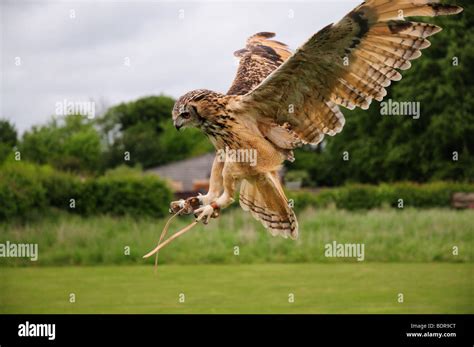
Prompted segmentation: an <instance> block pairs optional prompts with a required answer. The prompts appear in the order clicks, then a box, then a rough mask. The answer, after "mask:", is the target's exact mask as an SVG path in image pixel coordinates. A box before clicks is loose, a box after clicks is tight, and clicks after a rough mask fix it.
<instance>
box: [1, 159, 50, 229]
mask: <svg viewBox="0 0 474 347" xmlns="http://www.w3.org/2000/svg"><path fill="white" fill-rule="evenodd" d="M40 176H41V169H40V168H39V167H38V166H36V165H33V164H28V163H23V162H10V161H7V162H6V163H5V164H4V165H3V166H2V167H1V170H0V220H6V219H11V218H14V217H17V216H26V215H28V214H31V213H37V212H40V211H42V210H43V209H44V208H45V207H46V206H47V205H48V204H47V201H48V200H47V197H46V190H45V188H44V187H43V185H42V184H41V181H40V180H39V179H38V178H39V177H40Z"/></svg>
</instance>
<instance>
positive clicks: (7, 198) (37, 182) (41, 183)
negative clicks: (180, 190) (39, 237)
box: [0, 161, 173, 220]
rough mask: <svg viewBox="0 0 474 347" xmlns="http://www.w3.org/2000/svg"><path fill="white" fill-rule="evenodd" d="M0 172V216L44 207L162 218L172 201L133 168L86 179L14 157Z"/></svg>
mask: <svg viewBox="0 0 474 347" xmlns="http://www.w3.org/2000/svg"><path fill="white" fill-rule="evenodd" d="M0 170H1V171H0V220H7V219H12V218H25V217H27V216H28V215H29V214H30V213H31V212H38V211H42V210H44V209H45V208H48V207H54V208H58V209H61V210H65V211H68V212H72V213H78V214H81V215H92V214H99V213H102V214H110V215H131V216H137V217H139V216H140V217H141V216H151V217H163V216H165V215H166V214H167V211H168V206H169V202H170V201H171V200H173V196H172V193H171V191H170V190H169V188H168V186H167V185H166V183H165V182H163V181H162V180H160V179H159V178H157V177H156V176H152V175H143V174H140V173H137V172H133V173H130V172H122V173H118V172H117V173H115V174H113V175H107V176H103V177H99V178H87V179H86V178H80V177H78V176H75V175H72V174H69V173H64V172H59V171H56V170H54V169H52V168H51V167H49V166H40V165H35V164H31V163H24V162H15V161H9V162H7V163H5V164H4V165H3V166H1V167H0Z"/></svg>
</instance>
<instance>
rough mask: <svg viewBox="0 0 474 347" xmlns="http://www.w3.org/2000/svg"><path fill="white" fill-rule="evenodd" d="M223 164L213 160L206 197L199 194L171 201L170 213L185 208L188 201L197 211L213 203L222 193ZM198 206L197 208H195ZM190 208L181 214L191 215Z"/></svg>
mask: <svg viewBox="0 0 474 347" xmlns="http://www.w3.org/2000/svg"><path fill="white" fill-rule="evenodd" d="M223 167H224V163H223V162H221V161H218V160H217V157H216V158H214V162H213V164H212V170H211V178H210V180H209V190H208V192H207V194H206V195H202V194H199V195H198V196H194V197H190V198H188V199H186V200H179V201H172V202H171V204H170V212H172V213H176V212H178V211H180V210H181V209H182V208H183V207H185V206H186V201H190V202H191V205H192V207H193V208H194V210H195V209H197V208H198V207H200V206H203V205H208V204H210V203H211V202H212V201H214V200H215V199H216V198H217V197H218V196H219V194H220V193H221V191H222V181H223V180H222V169H223ZM196 205H198V206H196ZM194 210H193V209H192V208H190V209H185V211H183V212H182V214H191V213H193V212H194Z"/></svg>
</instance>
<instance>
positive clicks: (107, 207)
mask: <svg viewBox="0 0 474 347" xmlns="http://www.w3.org/2000/svg"><path fill="white" fill-rule="evenodd" d="M91 183H92V184H93V185H94V188H95V189H94V190H95V192H96V197H97V198H96V204H97V212H100V213H109V214H112V215H126V214H130V215H133V216H153V217H163V216H165V215H166V214H167V213H168V208H169V203H170V201H171V200H172V198H173V197H172V194H171V192H170V191H169V189H168V188H167V187H166V184H165V183H163V182H162V181H161V180H159V179H157V178H156V177H152V176H149V175H148V176H145V175H143V176H124V177H120V176H118V177H117V176H111V177H101V178H99V179H97V180H96V181H95V182H89V184H91Z"/></svg>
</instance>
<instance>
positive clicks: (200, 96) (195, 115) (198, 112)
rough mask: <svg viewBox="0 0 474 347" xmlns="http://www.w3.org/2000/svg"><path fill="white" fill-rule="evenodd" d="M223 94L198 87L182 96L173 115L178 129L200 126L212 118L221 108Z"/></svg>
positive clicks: (175, 105) (174, 108)
mask: <svg viewBox="0 0 474 347" xmlns="http://www.w3.org/2000/svg"><path fill="white" fill-rule="evenodd" d="M221 97H223V95H221V94H219V93H216V92H213V91H210V90H207V89H198V90H193V91H191V92H188V93H186V94H184V95H183V96H181V97H180V98H179V99H178V100H177V101H176V103H175V104H174V107H173V112H172V117H173V124H174V126H175V127H176V129H178V130H179V129H181V128H189V127H196V128H200V127H202V125H203V124H204V122H205V121H206V120H210V119H212V117H213V115H214V113H216V112H217V110H218V108H219V106H218V105H219V101H220V99H221Z"/></svg>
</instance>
